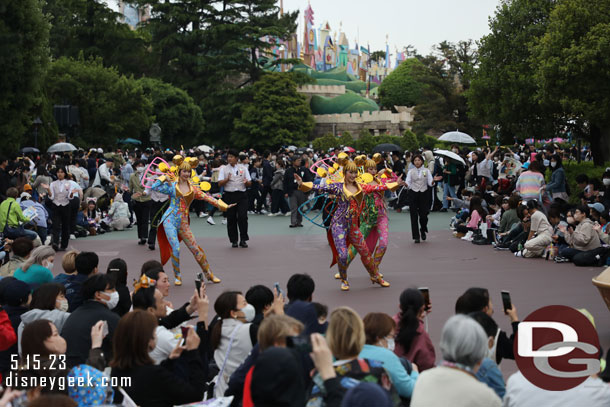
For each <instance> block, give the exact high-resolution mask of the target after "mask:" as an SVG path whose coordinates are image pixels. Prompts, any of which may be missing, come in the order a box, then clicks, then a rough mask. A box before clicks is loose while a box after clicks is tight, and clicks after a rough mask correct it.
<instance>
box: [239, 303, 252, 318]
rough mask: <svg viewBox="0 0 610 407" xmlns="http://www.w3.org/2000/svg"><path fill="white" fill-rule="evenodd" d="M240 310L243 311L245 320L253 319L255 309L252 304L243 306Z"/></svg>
mask: <svg viewBox="0 0 610 407" xmlns="http://www.w3.org/2000/svg"><path fill="white" fill-rule="evenodd" d="M240 311H241V312H243V313H244V319H245V320H246V322H252V321H253V320H254V315H255V314H256V310H255V309H254V306H253V305H252V304H248V305H246V306H245V307H243V308H242V309H240Z"/></svg>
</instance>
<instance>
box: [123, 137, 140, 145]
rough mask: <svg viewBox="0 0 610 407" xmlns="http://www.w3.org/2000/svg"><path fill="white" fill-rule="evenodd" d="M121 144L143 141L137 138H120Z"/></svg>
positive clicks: (135, 143)
mask: <svg viewBox="0 0 610 407" xmlns="http://www.w3.org/2000/svg"><path fill="white" fill-rule="evenodd" d="M119 144H134V145H137V146H139V145H141V144H142V142H141V141H140V140H136V139H135V138H126V139H125V140H119Z"/></svg>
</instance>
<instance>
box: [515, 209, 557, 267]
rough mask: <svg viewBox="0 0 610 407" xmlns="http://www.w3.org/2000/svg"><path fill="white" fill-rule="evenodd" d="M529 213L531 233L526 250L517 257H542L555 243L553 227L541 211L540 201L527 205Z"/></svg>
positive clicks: (525, 246)
mask: <svg viewBox="0 0 610 407" xmlns="http://www.w3.org/2000/svg"><path fill="white" fill-rule="evenodd" d="M527 211H528V213H529V215H530V231H529V234H528V236H527V241H526V242H525V244H524V249H523V250H522V251H521V250H520V251H517V252H516V253H515V256H517V257H540V256H542V254H543V253H544V250H545V249H546V247H547V246H548V245H550V244H551V242H552V241H553V238H552V236H553V227H552V226H551V224H550V223H549V221H548V220H547V218H546V216H545V215H544V213H543V212H542V211H541V210H540V205H539V204H538V201H536V200H531V201H529V202H528V203H527Z"/></svg>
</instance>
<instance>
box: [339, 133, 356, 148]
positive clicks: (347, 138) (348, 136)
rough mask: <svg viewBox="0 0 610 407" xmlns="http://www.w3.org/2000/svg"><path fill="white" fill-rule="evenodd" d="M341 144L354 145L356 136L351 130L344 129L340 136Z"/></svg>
mask: <svg viewBox="0 0 610 407" xmlns="http://www.w3.org/2000/svg"><path fill="white" fill-rule="evenodd" d="M339 144H340V145H342V146H343V147H353V146H352V144H354V138H353V137H352V133H350V132H349V131H344V132H343V133H341V137H339Z"/></svg>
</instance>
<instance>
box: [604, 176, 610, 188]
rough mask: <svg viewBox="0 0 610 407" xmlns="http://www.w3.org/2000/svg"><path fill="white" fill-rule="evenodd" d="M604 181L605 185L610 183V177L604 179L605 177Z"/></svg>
mask: <svg viewBox="0 0 610 407" xmlns="http://www.w3.org/2000/svg"><path fill="white" fill-rule="evenodd" d="M603 182H604V185H605V186H608V185H610V178H604V179H603Z"/></svg>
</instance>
